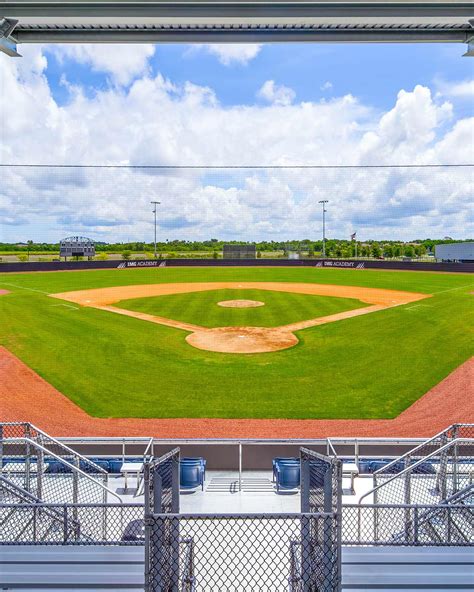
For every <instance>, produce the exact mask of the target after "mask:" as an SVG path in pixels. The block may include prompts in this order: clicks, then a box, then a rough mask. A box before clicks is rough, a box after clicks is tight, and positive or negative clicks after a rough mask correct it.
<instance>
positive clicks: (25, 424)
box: [0, 421, 107, 474]
mask: <svg viewBox="0 0 474 592" xmlns="http://www.w3.org/2000/svg"><path fill="white" fill-rule="evenodd" d="M2 425H22V426H25V427H26V426H29V427H30V428H33V429H34V430H36V431H37V432H38V433H39V434H41V435H42V436H46V438H49V439H50V440H52V441H53V442H54V443H55V444H57V445H58V446H60V447H61V448H64V449H65V450H67V451H68V452H70V453H71V454H72V455H73V456H77V457H79V458H80V459H81V460H83V461H85V462H87V463H89V464H90V465H92V466H93V467H94V468H95V469H97V472H98V473H105V474H107V471H106V470H105V469H104V468H102V467H99V465H96V464H95V462H94V461H92V460H90V459H88V458H87V457H86V456H83V455H82V454H81V453H80V452H77V451H76V450H73V449H72V448H70V447H69V446H68V445H67V444H63V443H62V442H60V441H59V440H58V439H56V438H54V437H53V436H51V435H50V434H47V433H46V432H44V431H43V430H42V429H40V428H38V427H36V426H35V425H34V424H32V423H30V422H28V421H11V422H1V423H0V426H2Z"/></svg>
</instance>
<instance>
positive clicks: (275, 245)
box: [0, 238, 472, 258]
mask: <svg viewBox="0 0 474 592" xmlns="http://www.w3.org/2000/svg"><path fill="white" fill-rule="evenodd" d="M470 240H472V239H470ZM455 242H465V241H460V240H454V239H451V238H444V239H431V238H427V239H416V240H413V241H396V240H366V241H356V240H344V239H335V238H328V239H326V249H325V250H326V256H327V257H336V258H337V257H340V258H349V257H355V256H357V257H374V258H378V257H384V258H398V257H410V258H415V257H423V256H426V255H429V254H434V247H435V245H437V244H440V243H443V244H445V243H455ZM224 244H255V246H256V250H257V253H258V256H269V254H275V255H276V254H278V255H280V256H287V255H288V254H289V253H291V252H293V253H299V254H300V255H301V256H307V257H317V256H320V254H321V252H322V250H323V243H322V240H317V241H313V240H310V239H303V240H289V241H258V242H256V243H253V242H251V241H226V240H219V239H215V238H213V239H210V240H205V241H187V240H172V241H160V242H157V245H156V248H157V253H166V254H170V253H171V254H173V255H175V256H176V255H177V254H178V253H180V254H189V256H192V253H207V254H209V255H210V256H213V255H215V254H219V253H221V252H222V250H223V246H224ZM95 247H96V253H97V254H99V255H100V254H101V253H103V254H104V255H106V254H108V253H125V254H126V255H127V254H130V255H129V256H132V255H134V254H138V253H141V254H147V255H148V256H150V255H153V253H154V244H153V243H151V242H141V241H133V242H121V243H105V242H97V243H96V245H95ZM0 252H1V253H4V254H8V253H11V254H16V255H18V256H22V255H28V254H29V253H31V254H45V255H46V254H51V255H54V254H59V243H46V242H34V241H25V242H24V243H0ZM22 258H23V257H22Z"/></svg>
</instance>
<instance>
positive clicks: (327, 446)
mask: <svg viewBox="0 0 474 592" xmlns="http://www.w3.org/2000/svg"><path fill="white" fill-rule="evenodd" d="M328 448H330V449H331V451H332V453H333V455H334V457H335V458H337V452H336V449H335V448H334V446H333V443H332V442H331V438H326V452H327V453H328V456H329V452H328Z"/></svg>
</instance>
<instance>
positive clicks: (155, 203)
mask: <svg viewBox="0 0 474 592" xmlns="http://www.w3.org/2000/svg"><path fill="white" fill-rule="evenodd" d="M150 203H151V204H153V206H154V207H153V214H154V215H155V253H154V255H155V259H156V206H158V205H160V203H161V202H160V201H151V202H150Z"/></svg>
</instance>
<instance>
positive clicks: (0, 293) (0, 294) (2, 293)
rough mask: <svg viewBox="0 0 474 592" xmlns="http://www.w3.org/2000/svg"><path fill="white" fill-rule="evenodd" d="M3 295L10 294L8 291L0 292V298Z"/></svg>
mask: <svg viewBox="0 0 474 592" xmlns="http://www.w3.org/2000/svg"><path fill="white" fill-rule="evenodd" d="M5 294H10V292H9V291H8V290H0V296H4V295H5Z"/></svg>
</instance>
